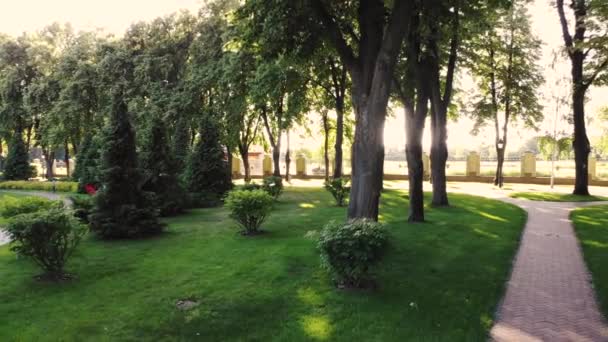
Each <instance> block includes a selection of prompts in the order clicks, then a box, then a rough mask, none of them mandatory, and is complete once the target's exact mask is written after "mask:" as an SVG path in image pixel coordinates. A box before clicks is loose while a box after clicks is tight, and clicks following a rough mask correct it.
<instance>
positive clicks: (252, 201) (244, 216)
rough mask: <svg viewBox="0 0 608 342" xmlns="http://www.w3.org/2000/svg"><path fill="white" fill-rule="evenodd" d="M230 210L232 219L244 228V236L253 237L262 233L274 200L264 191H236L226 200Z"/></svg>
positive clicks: (230, 193) (229, 194)
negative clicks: (261, 227) (262, 227)
mask: <svg viewBox="0 0 608 342" xmlns="http://www.w3.org/2000/svg"><path fill="white" fill-rule="evenodd" d="M224 203H225V204H226V207H227V208H228V209H229V210H230V217H232V218H233V219H234V220H235V221H237V222H238V223H239V224H240V225H241V227H242V228H243V234H247V235H253V234H257V233H259V232H260V226H261V225H262V223H264V220H266V218H267V217H268V215H269V214H270V211H271V210H272V205H273V198H272V196H270V195H269V194H268V193H267V192H266V191H263V190H252V191H243V190H234V191H231V192H229V193H228V196H226V199H225V200H224Z"/></svg>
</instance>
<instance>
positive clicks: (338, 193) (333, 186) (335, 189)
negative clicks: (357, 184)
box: [325, 178, 350, 207]
mask: <svg viewBox="0 0 608 342" xmlns="http://www.w3.org/2000/svg"><path fill="white" fill-rule="evenodd" d="M348 182H349V180H348V178H333V179H331V180H328V181H326V182H325V190H327V191H329V193H330V194H331V195H332V196H333V197H334V199H335V200H336V205H337V206H338V207H343V206H344V205H345V204H346V199H347V198H348V195H349V194H350V186H348Z"/></svg>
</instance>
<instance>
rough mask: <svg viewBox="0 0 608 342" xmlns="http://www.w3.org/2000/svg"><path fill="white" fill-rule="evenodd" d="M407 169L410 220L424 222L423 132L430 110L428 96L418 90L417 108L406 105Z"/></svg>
mask: <svg viewBox="0 0 608 342" xmlns="http://www.w3.org/2000/svg"><path fill="white" fill-rule="evenodd" d="M405 107H406V108H405V115H406V120H405V131H406V145H405V156H406V158H407V171H408V173H407V174H408V182H409V211H410V212H409V216H408V219H407V220H408V221H409V222H424V190H423V181H424V168H423V162H422V134H423V132H424V121H425V119H426V115H427V112H428V97H427V95H426V94H424V93H422V92H421V91H419V92H418V100H417V104H416V109H415V110H414V108H412V106H411V105H410V106H407V105H406V106H405Z"/></svg>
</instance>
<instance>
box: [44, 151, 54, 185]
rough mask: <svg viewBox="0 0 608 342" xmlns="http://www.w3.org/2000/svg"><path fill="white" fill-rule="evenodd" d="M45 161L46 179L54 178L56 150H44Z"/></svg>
mask: <svg viewBox="0 0 608 342" xmlns="http://www.w3.org/2000/svg"><path fill="white" fill-rule="evenodd" d="M44 161H45V163H46V179H48V180H50V179H52V178H53V176H54V174H53V165H55V152H49V151H45V152H44Z"/></svg>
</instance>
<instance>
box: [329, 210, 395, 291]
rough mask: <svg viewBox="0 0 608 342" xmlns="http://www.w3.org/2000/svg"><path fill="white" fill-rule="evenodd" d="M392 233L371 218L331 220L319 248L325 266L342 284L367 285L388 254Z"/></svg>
mask: <svg viewBox="0 0 608 342" xmlns="http://www.w3.org/2000/svg"><path fill="white" fill-rule="evenodd" d="M387 244H388V236H387V233H386V230H385V229H384V227H383V226H382V225H381V224H380V223H377V222H373V221H370V220H352V221H349V222H347V223H337V222H333V221H332V222H330V223H328V224H327V225H325V227H324V228H323V230H322V231H321V235H320V237H319V242H318V247H319V250H320V252H321V259H322V261H323V265H324V266H325V268H327V269H328V270H329V271H330V272H331V273H332V275H333V276H334V278H335V280H336V281H337V282H338V284H340V285H344V286H348V287H363V286H365V285H366V283H367V282H368V281H370V280H371V279H370V277H371V270H372V267H373V266H375V265H377V264H378V263H379V262H380V261H381V260H382V258H383V257H384V254H385V251H386V248H387Z"/></svg>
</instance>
